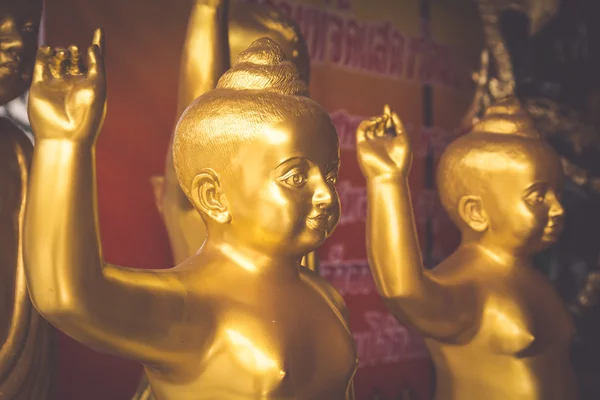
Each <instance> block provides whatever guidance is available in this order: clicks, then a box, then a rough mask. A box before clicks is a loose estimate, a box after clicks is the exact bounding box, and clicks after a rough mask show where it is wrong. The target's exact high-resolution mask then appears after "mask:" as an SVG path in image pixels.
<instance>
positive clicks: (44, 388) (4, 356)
mask: <svg viewBox="0 0 600 400" xmlns="http://www.w3.org/2000/svg"><path fill="white" fill-rule="evenodd" d="M41 11H42V2H41V0H22V1H8V0H0V104H1V105H4V104H6V103H8V102H9V101H11V100H13V99H15V98H16V97H18V96H20V95H21V94H23V92H25V91H26V90H27V88H28V87H29V84H30V82H31V73H32V70H33V64H34V59H35V50H36V47H37V35H38V31H39V23H40V19H41ZM32 152H33V146H32V144H31V141H30V140H29V139H28V138H27V136H26V135H25V134H24V133H23V132H22V131H21V130H20V129H19V128H18V127H17V126H15V125H14V124H13V123H12V122H11V121H9V120H8V119H6V118H0V346H1V347H0V400H31V399H36V400H38V399H39V400H47V399H51V398H53V396H52V384H53V377H54V374H53V369H54V367H55V365H54V361H55V358H54V343H53V340H52V339H53V336H54V335H53V329H52V327H51V326H50V325H49V324H48V323H47V322H46V321H45V320H44V319H43V318H42V317H41V316H40V315H39V314H38V313H37V312H36V311H35V309H34V308H33V307H32V305H31V300H30V299H29V293H28V290H27V282H26V280H25V271H24V267H23V218H24V213H25V203H26V200H27V197H28V195H29V193H28V190H27V183H28V180H29V167H30V164H31V157H32Z"/></svg>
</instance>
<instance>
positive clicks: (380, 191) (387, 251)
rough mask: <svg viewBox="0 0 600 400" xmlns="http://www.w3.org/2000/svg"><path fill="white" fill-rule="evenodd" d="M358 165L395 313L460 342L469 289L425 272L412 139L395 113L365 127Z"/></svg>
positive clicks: (374, 263)
mask: <svg viewBox="0 0 600 400" xmlns="http://www.w3.org/2000/svg"><path fill="white" fill-rule="evenodd" d="M356 147H357V153H358V161H359V165H360V167H361V170H362V172H363V175H364V176H365V178H366V180H367V196H368V208H367V256H368V259H369V263H370V265H371V270H372V272H373V276H374V279H375V283H376V285H377V288H378V291H379V293H380V294H381V296H382V298H383V299H384V301H385V302H386V304H387V306H388V307H389V308H390V310H391V311H392V313H393V314H394V315H395V316H396V318H399V319H400V320H403V321H407V322H409V323H410V324H412V325H414V326H415V327H417V328H418V329H419V331H420V332H421V333H422V334H424V335H426V336H434V337H438V338H446V339H455V338H456V337H457V336H458V335H460V334H461V333H463V332H464V331H465V330H467V329H468V328H469V327H470V326H471V323H472V318H473V316H472V313H470V312H469V308H470V307H469V303H470V302H471V300H472V299H471V293H470V291H469V290H466V289H465V288H461V287H458V286H456V287H454V286H452V285H447V284H442V283H440V282H439V281H438V280H436V279H435V277H434V276H432V275H431V274H429V273H428V272H427V271H426V270H425V268H424V267H423V262H422V259H421V249H420V247H419V240H418V237H417V232H416V227H415V221H414V212H413V209H412V204H411V198H410V191H409V187H408V173H409V171H410V166H411V162H412V150H411V146H410V139H409V137H408V135H407V133H406V130H405V128H404V126H403V124H402V122H401V121H400V118H398V115H397V114H396V113H395V112H392V111H391V110H390V108H389V106H385V108H384V113H383V115H381V116H379V117H374V118H371V119H370V120H367V121H364V122H362V123H361V124H360V125H359V127H358V129H357V137H356Z"/></svg>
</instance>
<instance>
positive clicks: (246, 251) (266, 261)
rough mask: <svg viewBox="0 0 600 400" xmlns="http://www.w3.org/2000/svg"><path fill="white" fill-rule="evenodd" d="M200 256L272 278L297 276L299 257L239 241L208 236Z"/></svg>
mask: <svg viewBox="0 0 600 400" xmlns="http://www.w3.org/2000/svg"><path fill="white" fill-rule="evenodd" d="M200 257H202V258H204V257H207V258H222V259H226V260H228V261H229V262H230V263H232V264H234V265H236V266H237V267H239V268H240V269H241V270H244V271H245V272H247V273H250V274H253V275H256V276H264V277H267V276H268V277H269V278H272V279H285V278H295V277H298V274H299V268H300V261H301V258H298V257H286V256H281V255H278V254H267V253H264V252H260V251H258V250H256V249H253V248H250V247H248V246H244V245H243V244H241V243H239V242H238V243H232V242H229V241H220V240H219V241H217V240H214V239H212V240H211V237H210V236H209V237H208V239H207V240H206V242H205V243H204V246H203V247H202V250H201V254H200Z"/></svg>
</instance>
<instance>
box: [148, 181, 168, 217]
mask: <svg viewBox="0 0 600 400" xmlns="http://www.w3.org/2000/svg"><path fill="white" fill-rule="evenodd" d="M150 183H151V184H152V192H154V203H155V204H156V208H157V209H158V212H159V214H160V215H161V216H162V215H163V197H164V195H165V177H164V176H162V175H155V176H151V177H150Z"/></svg>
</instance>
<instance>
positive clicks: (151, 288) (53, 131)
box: [25, 30, 201, 363]
mask: <svg viewBox="0 0 600 400" xmlns="http://www.w3.org/2000/svg"><path fill="white" fill-rule="evenodd" d="M102 48H103V44H102V32H101V31H100V30H97V31H96V32H95V34H94V44H93V45H92V46H90V48H89V49H88V50H87V55H84V57H85V56H87V64H88V70H87V71H81V70H80V65H77V64H76V63H74V62H73V60H74V59H77V58H79V57H78V56H77V54H78V53H79V50H78V49H77V48H76V47H70V48H69V50H68V52H67V51H66V50H65V49H56V50H52V49H50V48H49V47H47V46H44V47H42V48H40V49H39V50H38V55H37V60H36V64H35V67H34V73H33V83H32V86H31V89H30V94H29V108H28V112H29V119H30V122H31V126H32V129H33V130H34V131H35V134H36V141H37V143H36V148H35V151H34V156H33V165H32V172H31V181H30V182H31V183H30V198H29V201H28V204H27V210H26V214H25V269H26V276H27V282H28V285H29V290H30V295H31V298H32V302H33V304H34V305H35V307H36V308H37V309H38V311H39V312H40V313H41V314H42V315H43V316H44V317H45V318H46V319H47V320H48V321H50V322H51V323H52V324H53V325H55V326H56V327H58V328H60V329H61V330H62V331H64V332H65V333H67V334H68V335H70V336H72V337H73V338H75V339H76V340H78V341H80V342H82V343H84V344H86V345H88V346H89V347H92V348H94V349H96V350H99V351H104V352H109V353H118V354H120V355H122V356H125V357H130V358H133V359H136V360H140V361H142V362H147V363H154V362H163V363H165V362H167V363H168V361H169V360H171V359H172V358H173V357H174V354H173V353H171V352H170V349H173V342H179V343H180V342H181V341H183V340H185V338H184V336H185V334H186V333H185V332H183V331H182V330H179V329H177V328H175V329H173V327H174V326H176V325H177V321H180V320H182V319H183V318H185V312H186V309H185V303H184V301H183V293H182V291H183V289H182V288H181V285H180V284H179V282H178V281H175V280H173V279H171V278H170V276H169V273H168V272H164V271H144V270H133V269H127V268H121V267H117V266H113V265H109V264H107V263H105V262H104V260H103V257H102V250H101V245H100V235H99V231H98V215H97V203H96V172H95V151H94V147H95V142H96V137H97V135H98V133H99V131H100V130H101V127H102V123H103V120H104V115H105V111H106V80H105V75H104V74H105V72H104V65H103V58H102V57H103V56H102ZM69 53H70V54H69ZM82 58H83V57H82ZM65 64H68V68H67V65H65ZM57 158H59V159H60V160H61V161H62V162H61V163H57V162H56V159H57ZM147 310H152V313H148V312H147ZM133 316H135V318H133ZM169 321H171V322H172V323H170V322H169ZM195 333H196V334H200V335H201V332H198V331H196V332H195ZM159 349H160V352H159Z"/></svg>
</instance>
